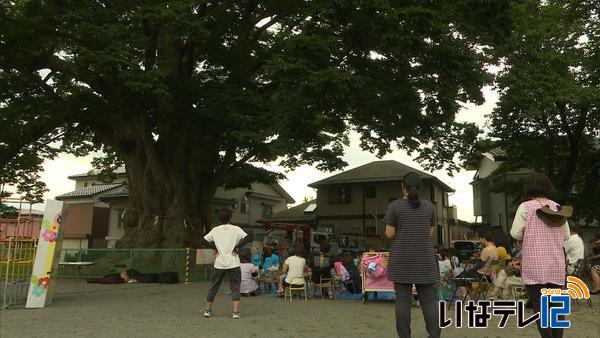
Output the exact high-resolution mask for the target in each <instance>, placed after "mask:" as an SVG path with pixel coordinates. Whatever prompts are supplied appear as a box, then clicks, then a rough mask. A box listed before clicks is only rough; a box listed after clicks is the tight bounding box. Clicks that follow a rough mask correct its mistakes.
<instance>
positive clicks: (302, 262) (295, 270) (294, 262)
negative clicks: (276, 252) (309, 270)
mask: <svg viewBox="0 0 600 338" xmlns="http://www.w3.org/2000/svg"><path fill="white" fill-rule="evenodd" d="M289 254H290V256H289V257H288V258H287V259H286V260H285V263H283V268H282V270H281V273H282V278H280V279H279V288H278V290H277V293H278V294H283V291H284V290H283V287H284V285H285V286H286V287H287V286H290V284H293V285H303V284H304V283H305V280H304V268H305V267H306V259H305V258H304V257H303V256H304V249H303V248H302V247H297V248H294V249H293V250H290V251H289ZM284 276H285V278H283V277H284Z"/></svg>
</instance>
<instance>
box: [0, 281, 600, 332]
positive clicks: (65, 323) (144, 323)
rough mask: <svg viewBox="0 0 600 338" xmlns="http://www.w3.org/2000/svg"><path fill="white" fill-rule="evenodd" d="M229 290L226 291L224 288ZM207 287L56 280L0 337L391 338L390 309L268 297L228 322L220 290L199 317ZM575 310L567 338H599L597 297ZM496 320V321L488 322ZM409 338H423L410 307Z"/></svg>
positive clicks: (1, 326)
mask: <svg viewBox="0 0 600 338" xmlns="http://www.w3.org/2000/svg"><path fill="white" fill-rule="evenodd" d="M224 286H226V284H224ZM207 288H208V284H207V283H192V284H189V285H184V284H176V285H159V284H121V285H96V284H86V283H85V282H84V281H80V280H59V282H58V284H57V288H56V293H55V296H54V302H53V303H52V304H51V305H50V306H49V307H47V308H45V309H24V308H23V306H15V307H13V308H9V309H7V310H0V337H2V338H9V337H28V338H31V337H394V336H395V326H394V302H393V301H390V300H379V301H378V300H373V301H371V300H369V302H367V304H362V301H360V300H353V299H338V300H334V301H331V300H321V299H314V300H309V301H304V300H301V301H297V300H296V299H294V301H293V302H292V303H290V302H289V301H287V302H286V301H284V300H283V299H278V298H276V297H271V296H258V297H251V298H242V311H241V315H242V318H241V319H239V320H233V319H231V308H230V306H231V305H230V302H229V298H228V296H227V295H226V293H225V290H224V289H226V288H222V291H221V293H220V294H219V296H218V297H217V300H216V303H215V315H216V316H215V317H214V318H210V319H205V318H202V310H203V309H204V298H205V296H206V291H207ZM593 301H594V307H593V309H590V308H588V307H587V305H584V304H580V305H579V306H575V308H574V313H573V314H572V315H571V316H570V320H571V322H572V328H571V329H569V330H568V331H567V332H566V334H565V337H578V338H579V337H592V338H598V337H600V297H598V296H594V298H593ZM493 318H495V317H493ZM412 323H413V324H412V331H413V337H426V336H427V334H426V332H425V329H424V324H423V318H422V315H421V311H420V309H419V308H417V307H413V312H412ZM497 323H498V320H497V319H492V324H491V325H492V326H493V328H488V329H457V328H448V329H444V331H443V334H442V336H443V337H478V338H483V337H490V338H496V337H516V336H518V337H538V335H537V330H536V329H535V327H534V326H533V325H531V326H529V327H527V328H524V329H518V328H516V324H515V320H514V319H511V321H509V325H508V327H507V328H504V329H499V328H497Z"/></svg>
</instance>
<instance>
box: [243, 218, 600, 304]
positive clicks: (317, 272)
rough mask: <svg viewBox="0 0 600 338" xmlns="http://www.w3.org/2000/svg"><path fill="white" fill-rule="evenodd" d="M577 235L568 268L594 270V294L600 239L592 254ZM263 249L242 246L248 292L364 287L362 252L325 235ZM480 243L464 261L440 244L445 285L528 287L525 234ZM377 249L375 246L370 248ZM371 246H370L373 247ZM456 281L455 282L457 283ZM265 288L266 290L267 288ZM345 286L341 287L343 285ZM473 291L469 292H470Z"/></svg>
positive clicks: (500, 294)
mask: <svg viewBox="0 0 600 338" xmlns="http://www.w3.org/2000/svg"><path fill="white" fill-rule="evenodd" d="M570 231H571V236H570V238H569V240H567V241H565V254H566V258H567V261H568V265H567V272H568V273H569V274H575V273H577V272H578V271H576V269H578V268H579V269H580V270H581V267H582V265H584V264H585V265H587V267H588V268H589V269H588V272H589V274H590V276H591V280H592V285H591V288H590V292H591V293H592V294H595V293H597V292H598V291H600V277H599V276H600V243H598V242H599V241H598V240H596V239H594V240H592V241H590V248H589V250H588V252H589V254H588V255H586V254H585V252H586V250H585V247H584V242H583V240H582V238H581V236H580V234H579V229H578V228H577V227H576V226H571V228H570ZM265 238H266V239H267V241H266V243H265V244H266V245H265V246H264V247H263V254H262V255H258V254H254V255H253V254H252V253H251V250H250V249H243V250H241V252H240V260H241V265H240V269H241V274H242V276H241V287H240V292H241V295H242V296H245V297H247V296H256V295H257V294H259V293H260V292H261V289H260V287H261V285H260V282H261V281H262V282H263V285H262V286H263V289H264V288H268V289H270V287H271V285H272V284H274V285H275V286H276V288H277V293H278V294H279V295H281V296H282V295H283V292H284V290H285V288H286V287H289V286H290V285H292V286H294V287H302V286H303V285H304V284H310V286H311V287H309V288H307V289H308V290H311V291H312V294H315V291H316V290H317V289H318V288H319V284H320V283H321V282H322V281H323V280H327V281H329V280H330V279H334V280H336V281H340V282H341V283H339V285H340V286H342V287H343V288H344V289H345V290H346V291H347V292H349V293H352V294H356V293H361V285H362V283H361V276H360V268H359V267H360V259H361V255H360V254H359V255H356V256H355V255H353V254H352V253H350V252H345V253H343V254H341V255H331V254H330V252H329V251H330V248H331V247H330V244H329V243H328V242H327V241H323V242H322V243H321V244H320V247H319V250H318V251H315V252H312V253H307V252H306V250H305V249H304V247H303V246H302V245H298V244H297V245H296V246H294V247H293V248H289V247H288V246H280V243H278V242H276V241H275V240H273V239H272V237H270V236H267V237H265ZM479 243H480V246H479V248H478V250H477V251H475V252H474V255H473V257H472V258H471V260H469V261H468V262H466V263H464V264H461V262H460V260H459V258H458V256H459V255H458V252H457V250H455V249H453V248H437V250H436V251H437V252H436V256H437V259H438V263H439V270H440V281H441V285H442V287H444V286H448V285H450V284H452V281H453V279H460V278H469V279H473V280H479V279H480V278H481V277H486V280H488V281H489V282H490V285H489V286H488V287H489V290H488V292H487V294H486V296H487V297H486V298H487V299H490V300H494V299H509V298H511V297H512V295H511V290H512V289H513V288H523V281H522V280H521V245H522V242H521V241H519V240H515V239H512V238H511V237H510V235H509V234H507V233H504V232H501V231H499V230H487V231H486V230H481V231H479ZM370 250H372V249H370ZM367 251H369V250H367ZM452 286H454V285H452ZM458 288H459V290H458V291H457V293H456V297H457V298H462V297H465V294H466V292H467V287H466V286H465V285H464V284H463V285H458ZM262 291H263V292H264V291H265V290H262ZM337 291H340V290H337ZM320 292H325V294H326V295H327V297H329V298H333V296H334V295H333V293H334V292H336V289H335V288H334V287H328V288H324V289H322V290H320ZM468 296H469V295H467V298H468Z"/></svg>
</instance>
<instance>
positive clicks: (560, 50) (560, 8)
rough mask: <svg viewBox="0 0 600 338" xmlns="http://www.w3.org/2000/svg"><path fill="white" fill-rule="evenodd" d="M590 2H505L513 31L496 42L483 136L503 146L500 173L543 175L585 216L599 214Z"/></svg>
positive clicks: (594, 31)
mask: <svg viewBox="0 0 600 338" xmlns="http://www.w3.org/2000/svg"><path fill="white" fill-rule="evenodd" d="M597 5H598V4H597V2H596V1H569V0H551V1H544V2H539V1H523V2H521V4H519V5H515V6H514V7H513V12H512V15H511V16H512V18H513V20H514V26H513V27H514V32H513V33H512V34H511V35H510V38H509V39H508V40H507V41H506V44H503V46H502V47H503V48H501V49H497V51H498V52H499V53H500V54H501V55H503V56H504V58H503V60H502V65H503V69H502V70H501V71H500V73H499V76H498V78H497V88H498V90H499V91H500V101H499V103H498V106H497V107H496V109H494V111H493V113H492V114H491V116H490V121H489V123H490V127H491V131H490V133H489V140H487V142H486V147H487V148H491V147H500V148H502V149H503V150H505V151H506V154H507V157H506V161H505V162H504V164H503V166H502V167H501V168H500V171H501V172H502V171H505V172H506V171H512V170H515V169H520V168H528V169H532V170H536V171H540V172H544V173H546V174H548V175H549V177H550V178H551V179H552V181H553V182H554V184H555V185H556V187H557V189H558V190H559V196H558V198H559V199H560V200H561V201H562V202H566V203H571V204H575V211H576V215H577V216H579V217H581V218H582V219H587V221H592V220H593V219H600V210H599V209H598V207H597V205H596V204H597V203H596V201H597V200H598V199H599V198H600V110H599V106H600V82H599V80H600V73H599V69H600V44H599V38H600V19H599V17H598V15H599V8H598V6H597ZM490 141H492V142H490ZM501 188H502V189H506V188H507V187H501ZM516 195H520V194H516Z"/></svg>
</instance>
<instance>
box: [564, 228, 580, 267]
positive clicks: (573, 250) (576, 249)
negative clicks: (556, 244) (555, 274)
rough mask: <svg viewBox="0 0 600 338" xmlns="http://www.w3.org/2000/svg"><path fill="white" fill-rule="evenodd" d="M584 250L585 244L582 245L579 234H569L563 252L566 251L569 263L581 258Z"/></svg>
mask: <svg viewBox="0 0 600 338" xmlns="http://www.w3.org/2000/svg"><path fill="white" fill-rule="evenodd" d="M584 251H585V246H584V245H583V240H582V239H581V237H579V235H577V234H575V235H571V237H569V239H568V240H566V241H565V252H566V253H567V259H568V260H569V264H572V265H575V264H577V261H578V260H580V259H583V252H584Z"/></svg>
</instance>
